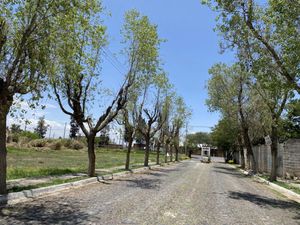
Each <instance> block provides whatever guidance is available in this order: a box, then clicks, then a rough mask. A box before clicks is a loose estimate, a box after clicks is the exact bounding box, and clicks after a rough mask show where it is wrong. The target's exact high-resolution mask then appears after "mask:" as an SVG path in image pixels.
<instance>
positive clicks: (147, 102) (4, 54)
mask: <svg viewBox="0 0 300 225" xmlns="http://www.w3.org/2000/svg"><path fill="white" fill-rule="evenodd" d="M103 15H106V12H105V7H103V5H102V1H101V0H88V1H80V0H74V1H67V0H59V1H50V2H49V1H46V0H40V1H1V2H0V64H1V67H0V130H1V132H0V195H1V194H6V193H7V188H6V180H7V178H9V179H11V178H17V177H24V176H36V175H47V174H57V173H65V172H69V171H70V172H75V171H77V172H78V171H84V170H85V171H86V173H87V174H88V175H89V176H90V177H93V176H95V175H96V169H98V168H104V167H108V166H115V165H122V164H123V165H124V164H125V166H124V167H125V169H127V170H128V169H129V168H130V165H131V164H132V163H136V162H140V161H141V160H142V159H141V158H142V157H143V160H142V161H143V165H144V166H148V164H149V162H150V160H151V161H152V160H153V161H154V159H153V154H152V153H151V151H150V149H151V146H155V147H156V159H155V162H156V163H157V164H159V163H160V161H161V159H162V158H164V161H165V162H168V161H169V160H170V161H174V160H175V161H178V160H179V151H180V148H179V145H180V137H181V132H180V131H181V129H182V128H183V126H184V124H185V123H186V121H187V119H188V117H189V115H190V111H189V109H188V108H187V106H186V104H185V102H184V101H183V99H182V98H181V97H180V96H178V95H177V94H176V91H175V89H174V87H173V85H172V84H171V83H170V81H169V78H168V76H167V71H164V68H163V61H162V58H161V56H160V47H161V44H163V42H164V40H163V38H161V37H159V32H158V27H157V25H156V24H154V23H152V21H150V19H149V18H148V17H147V16H145V15H142V14H141V13H139V12H138V11H136V10H129V11H128V12H127V13H126V14H125V15H124V23H123V27H122V29H121V32H120V35H121V45H122V49H120V50H122V51H121V53H120V54H121V55H117V56H113V58H114V60H116V61H117V62H118V64H121V65H123V67H124V68H126V69H124V71H123V72H120V70H118V73H119V72H120V73H121V76H119V77H118V78H117V79H118V80H117V81H116V82H117V83H119V84H120V87H119V88H117V90H115V91H111V90H109V89H110V88H111V87H103V86H101V85H99V84H101V83H102V76H111V75H113V74H102V71H101V63H103V57H106V56H107V53H106V52H107V51H108V50H107V49H108V46H109V43H108V40H109V39H110V38H109V37H108V32H107V30H108V29H110V28H109V27H106V26H105V25H104V21H103V19H102V16H103ZM117 57H118V58H117ZM121 59H122V62H121V63H120V62H119V60H121ZM109 61H110V60H109ZM114 66H115V65H114ZM116 77H117V76H116ZM108 90H109V91H108ZM103 93H106V96H105V98H103ZM45 96H52V99H53V100H55V101H56V102H57V104H58V106H59V108H60V109H61V111H62V112H63V113H64V114H66V115H68V116H69V117H70V119H71V127H72V132H71V133H70V138H71V139H73V140H67V141H65V140H53V141H52V140H51V141H50V140H45V137H46V133H47V129H48V127H47V124H46V120H45V117H41V118H39V121H38V125H37V127H36V128H35V129H34V133H28V131H22V130H21V129H20V126H19V125H18V124H14V125H13V126H11V127H10V129H8V124H7V121H8V117H9V116H11V117H14V116H15V115H16V114H18V112H20V113H21V114H25V113H26V110H25V109H24V108H22V104H20V103H22V102H27V103H28V104H27V105H29V107H30V108H37V107H39V106H40V102H39V100H40V99H42V98H43V97H45ZM97 106H98V107H97ZM42 108H43V107H42ZM26 122H27V121H26ZM28 122H30V121H28ZM117 122H118V123H119V128H121V129H123V131H124V139H125V141H126V142H127V146H128V148H127V152H126V156H125V155H124V154H123V152H121V151H120V152H119V151H106V150H98V149H97V145H98V143H96V142H98V141H97V139H99V138H100V139H101V140H102V141H101V143H102V144H104V145H105V144H107V143H108V139H107V138H106V137H105V136H103V133H104V131H105V130H106V129H107V128H108V127H109V125H110V124H111V123H117ZM25 130H26V129H25ZM79 130H80V131H81V133H82V134H83V136H84V138H83V139H82V138H81V139H80V140H78V137H77V135H76V133H77V134H78V132H79ZM10 133H12V136H10ZM49 136H50V135H49ZM103 137H105V138H104V139H103ZM134 142H135V143H138V144H142V145H143V146H144V148H145V151H143V154H144V156H142V154H141V152H139V151H137V152H135V151H131V148H132V144H133V143H134ZM7 144H9V145H10V146H11V148H9V151H8V152H7ZM163 147H164V149H165V151H164V155H165V156H164V157H160V155H161V154H162V149H163ZM25 148H28V149H29V150H25ZM37 148H44V150H43V151H41V152H39V150H36V149H37ZM69 148H72V149H76V150H78V151H77V152H69V150H67V149H69ZM83 149H84V150H87V151H83ZM55 151H56V152H55ZM44 153H45V154H44ZM46 153H47V154H46ZM58 153H59V154H58ZM84 153H85V154H86V156H85V157H84ZM111 153H113V154H111ZM167 153H168V154H170V159H168V158H167V155H168V154H167ZM43 154H44V155H43ZM18 155H20V157H19V158H18ZM27 156H30V157H27ZM14 157H16V158H18V160H16V161H14ZM52 158H53V160H52ZM125 158H126V159H125ZM125 161H126V163H125ZM26 162H30V164H32V165H33V166H29V164H27V163H26ZM21 165H23V166H24V167H22V166H21ZM48 165H49V166H50V167H48ZM27 166H28V167H27Z"/></svg>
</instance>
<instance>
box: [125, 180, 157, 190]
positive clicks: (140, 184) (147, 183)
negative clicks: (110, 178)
mask: <svg viewBox="0 0 300 225" xmlns="http://www.w3.org/2000/svg"><path fill="white" fill-rule="evenodd" d="M119 181H120V182H124V181H125V182H127V187H132V188H142V189H159V187H160V182H161V181H160V179H149V178H138V179H132V180H131V179H126V180H124V179H123V180H119Z"/></svg>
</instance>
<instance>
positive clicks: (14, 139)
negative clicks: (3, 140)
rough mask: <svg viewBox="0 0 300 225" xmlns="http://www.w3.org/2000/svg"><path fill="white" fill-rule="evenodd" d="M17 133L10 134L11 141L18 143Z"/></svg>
mask: <svg viewBox="0 0 300 225" xmlns="http://www.w3.org/2000/svg"><path fill="white" fill-rule="evenodd" d="M19 136H20V135H19V134H12V135H11V140H12V142H15V143H18V142H19Z"/></svg>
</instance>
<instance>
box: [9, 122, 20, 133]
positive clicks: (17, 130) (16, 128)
mask: <svg viewBox="0 0 300 225" xmlns="http://www.w3.org/2000/svg"><path fill="white" fill-rule="evenodd" d="M10 131H11V133H13V134H18V133H21V131H22V129H21V125H18V124H15V123H13V124H12V125H11V126H10Z"/></svg>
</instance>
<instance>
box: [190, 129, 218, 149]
mask: <svg viewBox="0 0 300 225" xmlns="http://www.w3.org/2000/svg"><path fill="white" fill-rule="evenodd" d="M199 144H208V145H212V139H211V134H210V133H207V132H197V133H194V134H188V135H187V145H188V147H189V148H197V147H198V145H199Z"/></svg>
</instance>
